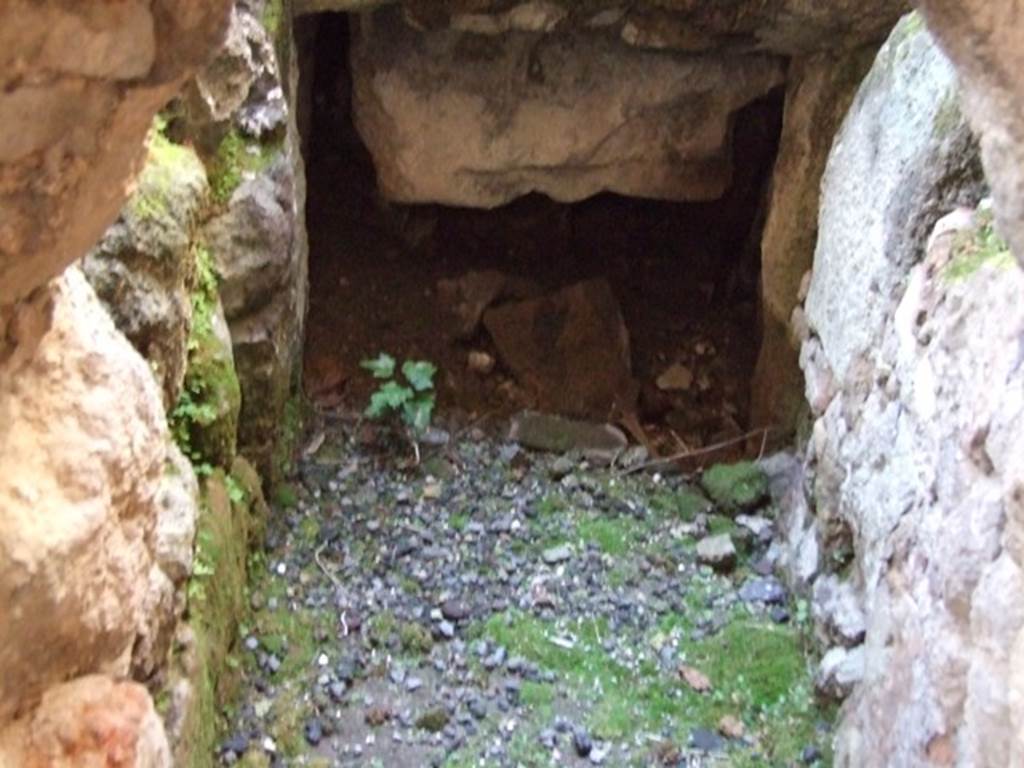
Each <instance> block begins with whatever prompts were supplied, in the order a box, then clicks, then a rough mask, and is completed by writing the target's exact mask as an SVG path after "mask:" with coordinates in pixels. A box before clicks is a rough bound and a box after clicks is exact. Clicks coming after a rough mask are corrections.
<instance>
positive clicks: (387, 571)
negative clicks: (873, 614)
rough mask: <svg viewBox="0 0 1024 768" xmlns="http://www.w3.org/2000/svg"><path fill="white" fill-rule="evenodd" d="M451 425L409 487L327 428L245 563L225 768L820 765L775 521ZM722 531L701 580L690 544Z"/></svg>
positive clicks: (373, 433) (399, 449)
mask: <svg viewBox="0 0 1024 768" xmlns="http://www.w3.org/2000/svg"><path fill="white" fill-rule="evenodd" d="M443 426H445V427H447V429H448V433H449V435H450V437H451V439H450V442H448V443H447V445H444V446H441V447H436V448H433V449H425V452H424V455H423V458H422V461H421V462H420V463H419V464H418V465H416V466H412V462H411V461H409V460H408V458H407V457H408V456H409V451H408V447H407V446H406V445H404V444H402V443H401V442H395V441H393V440H389V439H388V438H387V436H386V435H385V434H382V433H380V432H379V431H377V430H374V429H368V428H367V425H365V424H361V423H360V422H359V421H358V419H357V417H355V416H346V415H342V414H339V413H337V412H325V413H323V414H321V415H320V418H319V430H318V432H317V433H316V435H315V437H314V438H313V440H312V442H311V443H310V446H309V448H310V450H308V451H307V453H306V455H304V458H303V459H302V460H301V461H300V462H299V464H298V466H297V468H296V471H295V474H294V477H293V480H292V482H291V483H289V484H287V485H284V486H281V487H279V488H278V489H277V491H276V492H275V494H274V500H273V506H274V514H273V520H272V524H271V529H270V533H269V534H268V540H267V548H266V550H265V552H263V553H260V554H258V555H256V556H254V558H253V560H252V562H251V577H252V587H251V594H250V599H251V604H252V608H253V611H252V618H251V621H250V622H249V624H248V625H247V626H244V627H243V628H242V633H241V639H240V645H239V647H238V648H237V649H236V651H235V653H234V656H233V662H236V663H237V666H238V667H239V668H240V669H241V671H242V674H243V679H244V682H243V691H242V693H241V696H240V697H239V702H240V704H239V705H238V706H237V708H236V709H235V710H234V711H233V712H231V713H229V717H228V725H227V729H226V730H225V736H224V739H223V741H222V743H221V744H220V746H219V748H218V755H217V756H218V759H219V760H220V761H221V762H222V763H223V764H231V763H237V764H242V765H251V766H256V765H281V766H285V765H287V766H292V765H295V766H300V765H310V766H349V765H353V766H354V765H359V766H382V767H387V768H403V767H405V766H410V767H411V766H449V767H450V768H455V767H456V766H460V767H461V766H582V765H597V764H603V765H608V766H648V765H664V766H682V765H691V766H692V765H730V766H755V765H757V766H760V765H766V766H768V765H771V766H774V765H797V764H827V763H828V760H829V754H828V743H829V741H830V727H831V726H830V722H831V719H832V712H830V711H829V710H828V709H827V708H825V709H823V708H821V707H820V706H819V705H818V703H817V702H816V701H815V699H814V695H813V686H812V681H811V670H812V668H813V666H812V660H811V659H809V658H808V657H807V656H806V655H805V645H806V644H805V642H804V637H805V632H806V631H807V628H806V606H804V605H803V604H801V603H798V602H796V601H793V600H792V599H791V598H790V597H789V596H788V595H787V594H786V592H785V590H784V589H783V588H782V586H781V584H779V583H778V582H777V581H776V580H775V579H774V578H773V577H772V576H771V575H770V565H769V564H768V560H767V558H766V557H765V555H766V552H767V551H768V550H769V547H770V540H771V528H770V525H768V521H770V518H771V517H772V515H773V511H772V509H771V506H770V503H767V502H764V503H762V505H761V508H760V509H758V510H749V509H748V510H744V511H745V512H746V513H747V514H746V515H745V516H742V517H737V514H736V513H737V512H738V511H739V510H738V509H737V506H736V504H737V502H734V501H733V500H731V498H730V495H729V494H730V493H732V490H731V489H729V488H728V487H725V488H724V489H723V487H722V485H721V483H719V484H718V485H717V486H715V485H710V484H708V485H709V487H710V489H711V491H713V493H711V494H710V495H711V496H713V497H714V498H716V499H717V501H712V500H710V499H709V495H708V493H707V492H705V491H703V490H701V487H700V485H699V483H698V482H697V481H694V480H690V479H687V478H684V477H682V476H680V475H674V476H672V475H669V476H662V475H657V474H649V473H640V472H637V473H633V474H625V473H623V472H622V471H621V470H619V469H613V468H598V467H591V466H588V465H587V463H586V462H584V461H582V460H580V459H578V457H574V456H571V455H570V456H554V455H542V454H533V453H529V452H527V451H525V450H523V449H521V448H520V447H519V446H517V445H515V444H511V443H508V442H506V441H504V440H502V439H501V438H500V437H496V436H494V435H488V434H485V433H484V432H483V431H482V430H480V429H479V428H477V427H474V426H472V425H463V426H461V427H459V426H457V425H453V424H443ZM312 448H315V449H316V450H315V451H313V450H312ZM726 477H728V473H726ZM743 482H746V481H743ZM705 483H706V484H707V481H706V480H705ZM755 495H756V494H755ZM748 502H749V499H748V500H747V501H744V502H742V503H744V504H747V503H748ZM722 533H726V534H729V536H730V538H731V540H732V541H733V543H734V544H735V547H736V550H737V552H738V556H737V557H736V559H735V563H733V564H729V563H728V562H726V563H722V564H720V566H719V569H718V570H716V569H714V568H712V567H709V566H708V565H706V564H702V563H701V562H700V557H699V556H698V547H697V545H698V542H699V541H700V540H701V539H702V538H705V537H707V536H710V535H716V534H722ZM705 559H706V558H705Z"/></svg>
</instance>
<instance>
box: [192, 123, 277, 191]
mask: <svg viewBox="0 0 1024 768" xmlns="http://www.w3.org/2000/svg"><path fill="white" fill-rule="evenodd" d="M279 152H280V146H279V145H278V144H261V143H260V142H258V141H252V140H249V139H246V137H245V136H243V135H242V133H241V132H240V131H238V130H237V129H235V128H233V129H231V130H230V131H229V132H228V133H227V134H226V135H225V136H224V138H223V139H221V142H220V144H219V145H218V147H217V151H216V152H215V153H214V156H213V158H212V160H211V161H210V162H209V164H208V166H207V167H208V171H209V179H210V196H211V198H212V199H213V202H214V203H215V204H216V205H224V204H226V203H227V202H228V201H229V200H230V199H231V196H232V195H233V194H234V193H235V190H236V189H238V187H239V186H241V184H242V181H243V180H244V178H245V176H246V174H251V173H259V172H260V171H263V170H265V169H266V168H267V166H268V165H270V163H271V162H272V161H273V159H274V158H275V157H276V156H277V154H278V153H279Z"/></svg>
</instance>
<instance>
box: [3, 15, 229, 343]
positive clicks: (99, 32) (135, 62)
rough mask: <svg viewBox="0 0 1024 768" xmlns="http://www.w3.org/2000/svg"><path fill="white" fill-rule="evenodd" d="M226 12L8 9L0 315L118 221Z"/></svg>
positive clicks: (220, 30) (216, 37) (221, 27)
mask: <svg viewBox="0 0 1024 768" xmlns="http://www.w3.org/2000/svg"><path fill="white" fill-rule="evenodd" d="M229 5H230V3H229V0H166V1H165V2H161V3H160V4H159V5H158V6H156V7H152V6H151V4H150V3H142V2H135V1H134V0H132V1H128V2H121V3H114V4H111V3H100V2H82V3H67V2H61V3H36V2H28V1H27V0H17V1H16V2H8V3H5V4H4V5H3V8H2V9H0V30H2V31H0V51H2V53H0V73H2V74H0V86H2V87H0V113H2V114H3V115H4V121H3V126H2V127H0V190H2V191H0V306H3V305H7V304H11V303H13V302H14V301H18V300H21V299H23V298H25V297H26V296H27V295H28V294H29V293H31V291H32V290H33V289H34V288H36V287H37V286H39V285H41V284H43V283H45V282H46V281H47V280H49V279H50V278H51V277H53V276H55V275H56V274H58V273H59V272H60V270H61V269H63V268H64V267H65V266H66V265H67V264H69V263H71V262H72V261H73V260H74V259H77V258H79V257H80V256H81V255H82V254H83V253H85V251H86V250H87V249H88V248H90V247H91V246H92V245H94V244H95V242H96V241H97V239H99V237H100V235H101V234H102V233H103V231H104V230H105V229H106V228H107V227H108V226H109V225H110V223H111V222H112V221H113V220H114V218H115V216H116V215H117V212H118V210H119V209H120V208H121V204H122V203H123V201H124V198H125V194H126V190H125V183H126V181H127V180H128V179H129V178H130V177H131V176H132V174H133V173H134V172H135V171H136V170H137V169H138V168H139V167H140V166H141V160H142V158H143V157H144V149H143V138H144V137H145V135H146V131H148V130H149V127H150V122H151V120H152V117H153V114H154V112H156V110H157V109H159V108H160V107H161V106H163V104H164V103H166V102H167V100H168V99H170V98H171V96H173V95H174V94H175V92H176V91H177V90H178V88H179V87H180V86H181V83H182V81H183V79H184V78H185V77H186V76H187V75H188V74H189V73H190V72H191V71H192V70H193V69H194V68H195V67H196V66H198V65H199V64H201V63H202V62H203V60H204V59H205V57H206V56H207V54H208V53H209V51H210V50H211V49H212V48H213V46H214V45H215V44H216V42H217V41H218V40H219V38H220V37H221V35H222V34H223V32H224V29H225V24H226V22H227V16H228V8H229ZM3 335H4V334H2V333H0V336H3Z"/></svg>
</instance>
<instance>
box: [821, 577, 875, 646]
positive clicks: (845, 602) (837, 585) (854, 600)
mask: <svg viewBox="0 0 1024 768" xmlns="http://www.w3.org/2000/svg"><path fill="white" fill-rule="evenodd" d="M860 602H861V596H860V595H859V594H858V593H857V590H856V589H855V588H854V586H853V585H852V584H851V583H850V582H841V581H840V580H839V579H838V578H837V577H836V576H835V575H834V574H829V575H827V576H822V577H821V578H820V579H818V580H817V581H815V582H814V589H813V590H812V592H811V615H812V616H813V617H814V628H815V631H816V632H817V635H818V639H819V641H820V642H822V643H823V644H827V645H842V646H844V647H846V648H852V647H853V646H855V645H859V644H860V643H862V642H864V632H865V631H866V627H865V623H864V610H863V609H862V608H861V605H860Z"/></svg>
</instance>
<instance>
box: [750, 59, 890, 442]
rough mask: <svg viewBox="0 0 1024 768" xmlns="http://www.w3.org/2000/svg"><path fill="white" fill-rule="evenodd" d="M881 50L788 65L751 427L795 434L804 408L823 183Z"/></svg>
mask: <svg viewBox="0 0 1024 768" xmlns="http://www.w3.org/2000/svg"><path fill="white" fill-rule="evenodd" d="M874 54H875V46H874V45H871V46H868V47H866V48H860V49H855V50H853V51H850V52H848V53H846V54H843V55H835V54H834V53H831V52H830V53H821V54H817V55H814V56H810V57H806V58H801V59H797V60H795V61H793V62H792V63H791V64H790V67H789V72H788V75H787V86H786V112H785V118H784V121H783V125H782V136H781V138H780V143H779V154H778V157H777V158H776V161H775V169H774V171H773V175H772V185H771V198H770V201H769V204H768V218H767V221H766V222H765V228H764V233H763V235H762V239H761V322H762V326H763V327H762V337H761V350H760V353H759V355H758V359H757V366H756V368H755V371H754V383H753V389H752V392H751V421H752V424H753V426H769V425H773V426H776V427H778V428H780V429H781V430H782V431H788V430H790V429H792V428H793V426H794V425H795V422H796V415H797V413H798V411H799V409H800V406H801V404H802V401H803V397H802V395H803V377H802V375H801V373H800V365H799V361H798V353H797V350H798V348H799V341H796V342H795V343H794V339H793V338H792V334H791V332H790V316H791V315H792V313H793V309H794V307H796V306H797V304H798V303H800V301H801V300H802V299H798V294H799V289H800V283H801V280H802V278H803V275H804V273H805V272H806V271H807V270H809V269H810V268H811V263H812V262H813V260H814V247H815V243H816V242H817V237H818V228H817V224H816V222H817V218H818V201H819V192H820V189H821V176H822V174H823V173H824V172H825V162H826V160H827V159H828V154H829V150H830V149H831V147H832V139H833V138H834V136H835V133H836V131H837V130H838V129H839V125H840V123H841V122H842V119H843V117H844V116H845V115H846V111H847V109H848V108H849V106H850V102H851V101H852V100H853V96H854V94H855V93H856V91H857V87H858V86H859V85H860V81H861V79H862V78H863V76H864V74H865V73H866V72H867V70H868V68H869V67H870V66H871V62H872V61H873V59H874Z"/></svg>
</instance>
